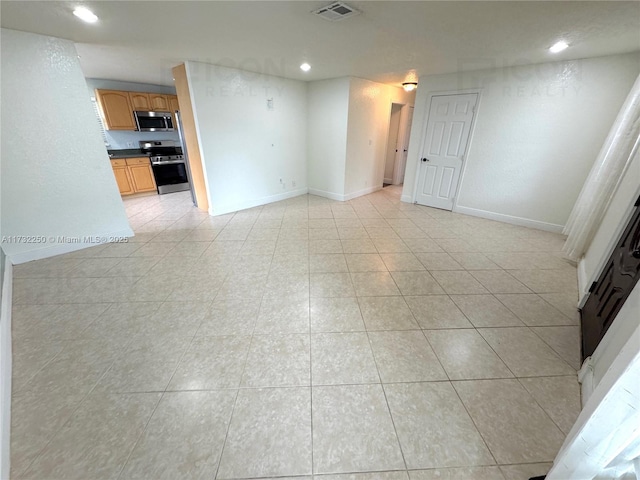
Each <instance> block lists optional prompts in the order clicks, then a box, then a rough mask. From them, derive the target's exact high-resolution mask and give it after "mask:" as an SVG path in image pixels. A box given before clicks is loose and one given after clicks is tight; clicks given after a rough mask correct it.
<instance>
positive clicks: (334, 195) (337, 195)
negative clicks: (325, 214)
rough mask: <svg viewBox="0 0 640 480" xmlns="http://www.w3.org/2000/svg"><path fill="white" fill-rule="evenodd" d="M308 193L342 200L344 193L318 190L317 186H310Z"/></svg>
mask: <svg viewBox="0 0 640 480" xmlns="http://www.w3.org/2000/svg"><path fill="white" fill-rule="evenodd" d="M309 195H316V196H318V197H324V198H328V199H330V200H338V201H339V202H344V195H343V194H341V193H334V192H325V191H324V190H318V189H317V188H310V189H309Z"/></svg>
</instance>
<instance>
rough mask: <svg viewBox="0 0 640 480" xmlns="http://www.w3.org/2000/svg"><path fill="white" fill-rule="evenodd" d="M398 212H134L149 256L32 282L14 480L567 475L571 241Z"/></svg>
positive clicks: (61, 269)
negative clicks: (564, 252) (558, 460)
mask: <svg viewBox="0 0 640 480" xmlns="http://www.w3.org/2000/svg"><path fill="white" fill-rule="evenodd" d="M399 197H400V189H399V188H397V187H390V188H385V189H384V190H382V191H380V192H377V193H374V194H371V195H368V196H365V197H360V198H357V199H355V200H352V201H350V202H347V203H339V202H333V201H330V200H327V199H324V198H319V197H315V196H309V195H305V196H300V197H296V198H293V199H290V200H287V201H283V202H279V203H275V204H270V205H266V206H263V207H258V208H253V209H250V210H245V211H241V212H237V213H235V214H229V215H223V216H219V217H210V216H208V215H207V214H206V213H203V212H201V211H198V210H197V209H195V208H194V207H193V206H191V205H190V199H189V195H188V194H187V193H179V194H172V195H165V196H150V197H143V198H133V199H127V200H125V207H126V210H127V213H128V215H129V218H130V221H131V225H132V226H133V228H134V230H135V232H136V236H135V237H134V238H132V239H131V240H130V241H129V242H128V243H121V244H109V245H101V246H95V247H92V248H90V249H86V250H82V251H78V252H75V253H73V254H68V255H63V256H59V257H55V258H51V259H47V260H41V261H37V262H32V263H28V264H24V265H18V266H16V268H15V280H14V299H13V300H14V308H13V342H14V375H13V381H14V383H13V389H14V390H13V419H12V437H11V440H12V441H11V449H12V465H11V466H12V476H13V478H30V479H38V480H42V479H60V478H78V479H103V478H104V479H106V478H109V479H117V478H120V479H134V478H135V479H153V480H157V479H182V478H210V479H213V478H218V479H232V478H268V477H295V478H307V479H310V478H311V476H312V475H315V478H322V479H325V480H328V479H342V480H346V479H358V480H367V479H371V480H373V479H382V480H385V479H386V480H400V479H403V480H408V479H411V480H417V479H420V480H425V479H435V478H449V479H476V480H482V479H502V480H505V479H507V480H511V479H518V480H523V479H528V478H529V477H530V476H533V475H540V474H544V473H546V471H547V470H548V468H549V466H550V463H549V462H551V461H552V460H553V458H554V456H555V454H556V453H557V451H558V449H559V447H560V445H561V443H562V441H563V438H564V436H565V435H566V434H567V432H568V431H569V429H570V428H571V425H572V423H573V421H574V420H575V418H576V416H577V414H578V411H579V408H580V402H579V388H578V384H577V381H576V371H575V369H576V368H578V366H579V358H578V354H579V345H578V336H579V330H578V320H579V319H578V316H577V312H576V309H575V304H576V301H577V287H576V271H575V269H574V268H573V267H572V266H571V265H569V264H568V263H566V262H565V261H564V260H563V259H562V258H561V256H560V253H559V250H560V248H561V246H562V243H563V237H561V236H560V235H555V234H550V233H546V232H542V231H537V230H531V229H526V228H521V227H516V226H513V225H507V224H502V223H497V222H492V221H488V220H483V219H479V218H474V217H468V216H464V215H458V214H453V213H451V212H446V211H442V210H435V209H431V208H426V207H422V206H416V205H409V204H405V203H400V201H399ZM357 472H362V475H356V476H345V475H339V474H346V473H357ZM366 472H369V473H366ZM371 472H377V473H371ZM382 472H385V473H382Z"/></svg>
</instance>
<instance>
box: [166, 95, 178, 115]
mask: <svg viewBox="0 0 640 480" xmlns="http://www.w3.org/2000/svg"><path fill="white" fill-rule="evenodd" d="M167 97H169V111H170V112H171V113H173V112H175V111H176V110H178V111H179V110H180V105H178V96H177V95H167Z"/></svg>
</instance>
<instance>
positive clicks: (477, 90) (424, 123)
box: [411, 88, 482, 212]
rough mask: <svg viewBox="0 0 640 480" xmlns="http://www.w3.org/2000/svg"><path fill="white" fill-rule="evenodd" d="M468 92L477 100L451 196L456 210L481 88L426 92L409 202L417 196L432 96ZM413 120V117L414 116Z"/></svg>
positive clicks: (414, 200)
mask: <svg viewBox="0 0 640 480" xmlns="http://www.w3.org/2000/svg"><path fill="white" fill-rule="evenodd" d="M470 93H475V94H477V95H478V100H477V102H476V107H475V108H476V110H475V112H474V114H473V118H472V119H471V129H470V130H469V138H468V139H467V148H466V150H465V154H464V160H463V162H462V167H461V170H460V178H458V187H457V189H456V196H455V197H454V198H453V208H452V210H451V211H452V212H455V211H457V210H458V197H459V196H460V191H461V188H462V184H463V181H464V174H465V171H466V170H467V159H468V158H469V150H470V149H471V145H472V143H473V134H474V132H475V129H476V118H478V112H479V110H480V100H481V99H482V89H481V88H470V89H466V90H444V91H434V92H429V93H428V94H427V101H426V102H425V109H424V117H423V120H422V138H420V153H419V155H418V164H417V166H416V175H415V177H416V178H415V180H414V183H413V195H412V196H411V203H417V202H416V198H417V197H418V182H419V181H420V168H421V167H422V162H421V161H420V159H421V158H422V157H424V144H425V140H426V139H427V138H426V137H427V126H428V125H429V112H430V110H431V100H432V99H433V97H441V96H445V95H467V94H470ZM414 115H415V111H414ZM414 121H415V118H414Z"/></svg>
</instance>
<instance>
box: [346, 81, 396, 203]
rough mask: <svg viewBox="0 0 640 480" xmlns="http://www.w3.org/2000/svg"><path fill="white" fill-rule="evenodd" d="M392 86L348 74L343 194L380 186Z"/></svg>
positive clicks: (358, 194)
mask: <svg viewBox="0 0 640 480" xmlns="http://www.w3.org/2000/svg"><path fill="white" fill-rule="evenodd" d="M392 90H397V89H396V88H395V87H390V86H388V85H383V84H381V83H375V82H371V81H369V80H363V79H362V78H351V85H350V88H349V123H348V126H347V165H346V179H345V195H346V196H347V198H353V197H357V196H360V195H364V194H366V193H369V192H372V191H375V190H377V189H380V188H382V181H383V177H384V164H385V158H386V155H385V154H386V149H387V140H388V137H389V118H390V115H391V95H392V94H391V91H392Z"/></svg>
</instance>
